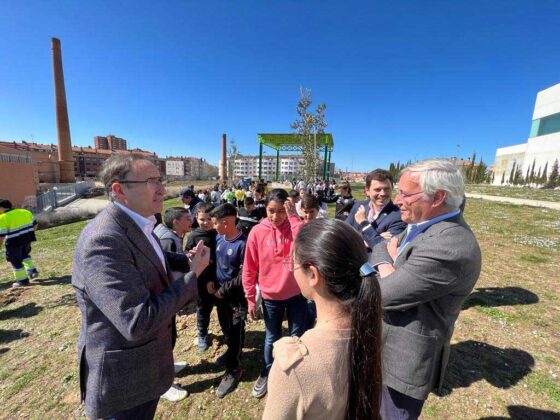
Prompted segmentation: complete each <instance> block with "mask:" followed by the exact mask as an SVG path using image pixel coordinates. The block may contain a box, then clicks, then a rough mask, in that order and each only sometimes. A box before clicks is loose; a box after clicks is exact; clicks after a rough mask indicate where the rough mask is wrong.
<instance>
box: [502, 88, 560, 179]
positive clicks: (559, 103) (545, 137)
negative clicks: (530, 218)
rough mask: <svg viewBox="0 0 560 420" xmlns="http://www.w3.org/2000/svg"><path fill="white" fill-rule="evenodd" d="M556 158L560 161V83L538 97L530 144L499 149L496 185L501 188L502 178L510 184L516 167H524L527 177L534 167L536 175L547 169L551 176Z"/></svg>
mask: <svg viewBox="0 0 560 420" xmlns="http://www.w3.org/2000/svg"><path fill="white" fill-rule="evenodd" d="M556 159H558V161H560V83H558V84H556V85H554V86H551V87H549V88H548V89H545V90H542V91H540V92H539V93H538V94H537V101H536V103H535V109H534V111H533V121H532V124H531V133H530V134H529V139H528V140H527V142H526V143H523V144H516V145H513V146H507V147H500V148H499V149H496V160H495V162H494V185H500V184H501V181H502V177H503V178H505V182H506V183H507V182H508V180H509V175H510V173H511V169H512V167H513V165H514V164H515V165H516V167H517V168H521V173H522V174H523V176H525V175H526V173H527V172H528V171H530V170H531V169H532V168H533V164H534V165H535V166H534V168H535V169H534V172H535V174H536V173H539V172H542V171H543V170H544V168H545V166H548V174H550V170H551V168H552V165H553V164H554V161H555V160H556ZM547 164H548V165H547Z"/></svg>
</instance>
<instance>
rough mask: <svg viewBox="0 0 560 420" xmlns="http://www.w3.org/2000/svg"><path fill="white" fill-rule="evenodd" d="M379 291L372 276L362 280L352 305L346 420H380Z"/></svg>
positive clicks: (376, 282) (373, 275) (377, 284)
mask: <svg viewBox="0 0 560 420" xmlns="http://www.w3.org/2000/svg"><path fill="white" fill-rule="evenodd" d="M381 317H382V315H381V291H380V289H379V283H378V281H377V278H376V277H375V274H369V275H367V276H364V277H361V286H360V291H359V292H358V296H357V297H356V300H355V301H354V303H353V305H352V333H351V339H350V351H349V358H350V360H349V361H350V363H349V367H350V372H349V381H348V385H349V386H348V405H347V410H346V419H348V420H350V419H352V420H356V419H357V420H360V419H380V414H379V407H380V403H381V386H382V377H381V376H382V375H381V372H382V368H381Z"/></svg>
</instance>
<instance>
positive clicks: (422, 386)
mask: <svg viewBox="0 0 560 420" xmlns="http://www.w3.org/2000/svg"><path fill="white" fill-rule="evenodd" d="M381 247H383V248H381ZM385 247H386V242H383V243H380V244H378V245H376V246H375V248H374V250H373V252H372V257H371V260H370V262H371V263H372V264H377V263H379V262H381V261H382V260H383V259H384V257H383V254H384V253H383V249H384V248H385ZM394 267H395V269H396V271H395V272H394V273H392V274H391V275H389V276H387V277H385V278H383V279H380V281H379V283H380V286H381V297H382V305H383V316H384V320H383V345H384V347H383V375H384V377H383V383H384V384H385V385H387V386H389V387H391V388H393V389H395V390H397V391H399V392H401V393H403V394H405V395H408V396H410V397H413V398H416V399H419V400H425V399H426V398H427V396H428V394H429V393H430V391H432V390H433V389H434V387H436V386H439V387H440V386H441V384H442V381H443V376H444V374H445V367H446V366H447V361H448V359H449V343H450V340H451V336H452V334H453V328H454V325H455V321H456V319H457V317H458V316H459V312H460V311H461V305H462V303H463V301H464V300H465V299H466V298H467V296H468V295H469V294H470V293H471V291H472V289H473V287H474V285H475V283H476V281H477V280H478V276H479V274H480V267H481V256H480V248H479V247H478V243H477V241H476V238H475V237H474V235H473V233H472V232H471V230H470V228H469V227H468V225H467V224H466V223H465V221H464V219H463V216H462V215H461V214H459V215H457V216H455V217H453V218H450V219H447V220H443V221H441V222H438V223H436V224H434V225H432V226H430V227H428V228H427V229H426V231H424V232H423V233H420V234H418V236H416V237H415V238H414V239H413V240H412V241H411V242H410V243H409V244H408V246H407V247H406V248H404V250H403V251H402V252H401V254H400V255H399V256H398V257H397V259H396V260H395V262H394Z"/></svg>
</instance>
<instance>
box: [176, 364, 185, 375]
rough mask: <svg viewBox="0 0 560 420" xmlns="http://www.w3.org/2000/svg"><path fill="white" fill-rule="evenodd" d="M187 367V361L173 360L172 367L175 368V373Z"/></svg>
mask: <svg viewBox="0 0 560 420" xmlns="http://www.w3.org/2000/svg"><path fill="white" fill-rule="evenodd" d="M186 367H187V362H175V363H173V368H174V369H175V375H177V374H178V373H179V372H181V371H182V370H183V369H185V368H186Z"/></svg>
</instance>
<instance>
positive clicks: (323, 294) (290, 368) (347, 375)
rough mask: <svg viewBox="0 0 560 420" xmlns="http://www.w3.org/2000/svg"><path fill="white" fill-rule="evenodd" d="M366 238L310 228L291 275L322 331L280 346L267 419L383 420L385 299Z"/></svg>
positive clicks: (329, 222) (330, 227)
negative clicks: (370, 261)
mask: <svg viewBox="0 0 560 420" xmlns="http://www.w3.org/2000/svg"><path fill="white" fill-rule="evenodd" d="M367 259H368V256H367V252H366V249H365V247H364V245H363V241H362V239H361V237H360V235H359V234H358V233H357V232H356V231H355V230H354V229H353V228H352V227H351V226H349V225H347V224H346V223H344V222H342V221H340V220H336V219H316V220H312V221H310V222H309V223H307V224H305V225H303V227H302V228H301V230H300V232H299V234H298V236H297V238H296V240H295V243H294V252H293V257H292V259H291V261H290V263H289V269H290V270H291V271H292V272H293V273H294V276H295V279H296V281H297V283H298V285H299V287H300V289H301V291H302V294H303V295H304V296H305V297H306V298H308V299H312V300H314V301H315V303H316V305H317V323H316V326H315V328H313V329H311V330H309V331H307V332H306V333H305V334H304V335H303V336H302V337H301V338H297V337H286V338H282V339H281V340H279V341H277V342H276V343H275V344H274V363H273V365H272V368H271V371H270V375H269V384H268V391H269V395H268V399H267V402H266V407H265V411H264V415H263V419H266V420H269V419H329V420H330V419H379V418H380V416H379V405H380V398H381V384H382V378H381V374H382V370H381V295H380V290H379V283H378V281H377V279H376V277H375V274H374V272H373V269H372V268H371V266H370V265H369V264H368V263H367Z"/></svg>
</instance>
